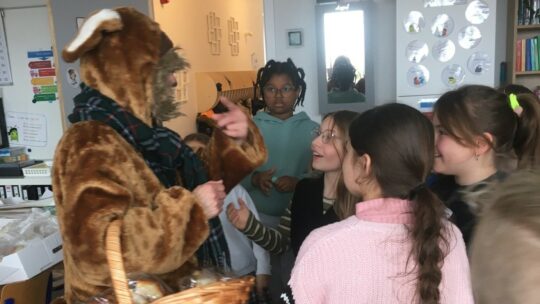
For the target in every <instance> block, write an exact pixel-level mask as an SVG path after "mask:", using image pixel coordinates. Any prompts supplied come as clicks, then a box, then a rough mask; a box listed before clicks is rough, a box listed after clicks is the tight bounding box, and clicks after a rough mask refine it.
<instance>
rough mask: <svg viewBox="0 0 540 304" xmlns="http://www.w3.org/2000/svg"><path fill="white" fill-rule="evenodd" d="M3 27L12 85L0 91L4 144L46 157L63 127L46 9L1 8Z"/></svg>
mask: <svg viewBox="0 0 540 304" xmlns="http://www.w3.org/2000/svg"><path fill="white" fill-rule="evenodd" d="M4 26H5V31H6V41H7V46H8V51H9V60H10V67H11V73H12V82H13V83H12V84H11V85H6V86H0V90H2V97H3V102H4V113H5V118H6V126H7V131H8V141H9V144H10V146H25V147H27V153H28V154H29V156H30V158H32V159H52V158H53V155H54V150H55V147H56V145H57V143H58V141H59V140H60V137H61V136H62V133H63V127H62V114H61V110H60V109H61V106H60V104H59V101H58V87H57V75H56V69H55V64H54V57H53V55H54V54H53V51H52V49H51V45H52V42H51V35H50V32H49V19H48V11H47V8H46V6H37V7H27V8H10V9H5V10H4ZM22 33H24V34H22Z"/></svg>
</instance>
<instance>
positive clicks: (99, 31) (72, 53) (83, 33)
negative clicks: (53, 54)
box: [62, 9, 123, 62]
mask: <svg viewBox="0 0 540 304" xmlns="http://www.w3.org/2000/svg"><path fill="white" fill-rule="evenodd" d="M122 27H123V24H122V19H121V18H120V15H119V14H118V12H116V11H114V10H111V9H102V10H100V11H98V12H97V13H95V14H93V15H91V16H90V17H88V19H87V20H85V22H84V24H83V26H82V27H81V29H80V30H79V34H78V35H77V36H76V37H75V39H74V40H73V41H72V42H71V43H70V44H68V45H67V46H66V48H64V50H63V52H62V58H63V59H64V60H65V61H66V62H73V61H75V60H77V59H79V58H80V57H81V55H82V54H83V53H86V52H88V51H89V50H92V49H93V48H95V47H96V46H97V45H98V44H99V43H100V42H101V39H102V38H103V35H106V33H110V32H115V31H119V30H121V29H122Z"/></svg>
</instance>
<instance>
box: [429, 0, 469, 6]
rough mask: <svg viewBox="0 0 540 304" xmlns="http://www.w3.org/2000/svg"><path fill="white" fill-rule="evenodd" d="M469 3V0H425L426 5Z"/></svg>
mask: <svg viewBox="0 0 540 304" xmlns="http://www.w3.org/2000/svg"><path fill="white" fill-rule="evenodd" d="M461 4H467V0H424V7H439V6H452V5H461Z"/></svg>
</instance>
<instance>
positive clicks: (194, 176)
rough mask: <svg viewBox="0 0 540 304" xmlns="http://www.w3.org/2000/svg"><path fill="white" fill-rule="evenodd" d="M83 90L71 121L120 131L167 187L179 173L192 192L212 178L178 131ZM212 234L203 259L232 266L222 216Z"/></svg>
mask: <svg viewBox="0 0 540 304" xmlns="http://www.w3.org/2000/svg"><path fill="white" fill-rule="evenodd" d="M81 89H82V91H81V93H80V94H78V95H77V96H75V98H74V99H73V100H74V102H75V108H74V109H73V113H71V114H70V115H69V116H68V119H69V121H70V122H71V123H76V122H79V121H87V120H95V121H100V122H103V123H105V124H107V125H108V126H110V127H111V128H113V129H114V130H116V132H118V134H120V135H121V136H122V137H123V138H124V139H125V140H126V141H127V142H128V143H130V144H131V146H133V148H134V149H135V150H136V151H138V152H139V153H140V154H141V155H142V157H143V158H144V160H145V162H146V164H147V165H148V166H149V167H150V169H152V171H153V172H154V174H155V175H156V176H157V177H158V178H159V180H160V181H161V183H162V184H163V185H164V186H165V187H167V188H168V187H172V186H174V185H178V180H177V176H176V174H177V172H179V173H180V176H181V178H182V182H183V186H184V187H185V188H186V189H189V190H190V191H192V190H193V189H195V187H197V186H198V185H201V184H204V183H205V182H207V181H208V177H207V174H206V171H205V169H204V166H203V164H202V162H201V161H200V160H199V158H198V157H197V156H196V155H195V153H194V152H193V151H192V150H191V149H190V148H189V147H188V146H187V145H185V144H183V142H182V139H181V138H180V136H179V135H178V134H177V133H175V132H174V131H172V130H170V129H167V128H164V127H150V126H148V125H146V124H145V123H143V122H142V121H141V120H140V119H138V118H137V117H135V116H134V115H133V114H131V113H130V112H128V111H126V110H124V109H123V108H122V107H120V106H119V105H118V104H117V103H116V102H114V101H113V100H112V99H110V98H108V97H106V96H103V95H102V94H101V93H100V92H99V91H97V90H94V89H92V88H90V87H88V86H86V85H85V84H84V83H83V84H81ZM209 224H210V235H209V237H208V239H207V240H206V241H205V243H204V244H203V245H202V246H201V248H199V250H198V251H197V257H198V258H199V262H200V263H201V264H202V265H205V266H209V265H212V266H216V267H219V268H221V269H223V268H224V267H225V265H228V266H230V255H229V250H228V247H227V242H226V240H225V237H224V235H223V228H222V227H221V222H220V221H219V218H218V217H215V218H213V219H211V220H210V221H209Z"/></svg>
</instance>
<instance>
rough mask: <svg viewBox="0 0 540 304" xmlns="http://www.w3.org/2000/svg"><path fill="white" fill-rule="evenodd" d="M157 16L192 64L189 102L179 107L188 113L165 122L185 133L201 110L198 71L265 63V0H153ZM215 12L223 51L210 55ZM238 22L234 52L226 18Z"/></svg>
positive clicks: (254, 67)
mask: <svg viewBox="0 0 540 304" xmlns="http://www.w3.org/2000/svg"><path fill="white" fill-rule="evenodd" d="M153 10H154V16H155V20H156V22H158V23H159V24H160V26H161V28H162V29H163V31H164V32H166V33H167V35H169V37H170V38H171V40H172V41H173V42H174V44H175V45H178V46H180V47H181V48H182V53H183V54H184V56H185V57H186V59H187V60H188V61H189V63H190V64H191V68H190V69H189V70H188V81H189V84H188V102H187V104H183V105H182V106H181V108H180V110H181V112H182V113H184V114H185V115H186V116H182V117H179V118H177V119H174V120H172V121H170V122H167V123H166V126H167V127H169V128H171V129H173V130H175V131H177V132H179V133H180V134H181V135H183V136H185V135H187V134H189V133H192V132H194V131H195V118H196V115H197V113H198V112H201V111H206V110H208V109H198V108H197V103H196V99H197V96H196V90H195V77H194V76H195V74H196V73H198V72H223V71H245V70H257V69H258V68H259V67H260V65H262V64H264V44H263V20H262V14H263V3H262V0H227V1H223V0H204V1H192V0H174V1H170V2H169V3H168V4H165V5H161V4H160V3H159V1H154V7H153ZM209 12H214V13H215V14H216V16H217V17H219V18H220V25H221V39H222V40H221V53H220V55H211V53H210V47H209V44H208V40H207V25H206V18H207V17H206V16H207V15H208V13H209ZM231 17H234V18H235V21H237V22H238V30H239V32H240V41H239V43H240V45H239V47H240V51H239V54H238V56H232V55H231V51H230V47H229V44H228V38H227V33H228V31H227V20H228V19H229V18H231Z"/></svg>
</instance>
